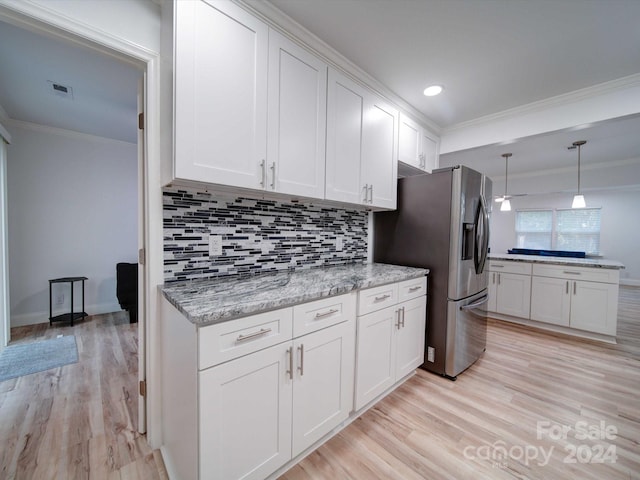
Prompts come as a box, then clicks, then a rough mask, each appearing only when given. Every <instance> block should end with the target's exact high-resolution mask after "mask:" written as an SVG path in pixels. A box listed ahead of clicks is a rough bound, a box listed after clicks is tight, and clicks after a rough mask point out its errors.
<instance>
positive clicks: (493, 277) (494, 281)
mask: <svg viewBox="0 0 640 480" xmlns="http://www.w3.org/2000/svg"><path fill="white" fill-rule="evenodd" d="M491 283H493V284H494V285H495V284H496V272H493V276H492V278H491Z"/></svg>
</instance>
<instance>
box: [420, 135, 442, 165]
mask: <svg viewBox="0 0 640 480" xmlns="http://www.w3.org/2000/svg"><path fill="white" fill-rule="evenodd" d="M422 168H423V170H424V171H426V172H429V173H431V172H432V171H433V170H435V169H436V168H438V140H437V139H436V138H435V137H433V136H431V135H430V134H428V133H426V132H424V131H423V132H422Z"/></svg>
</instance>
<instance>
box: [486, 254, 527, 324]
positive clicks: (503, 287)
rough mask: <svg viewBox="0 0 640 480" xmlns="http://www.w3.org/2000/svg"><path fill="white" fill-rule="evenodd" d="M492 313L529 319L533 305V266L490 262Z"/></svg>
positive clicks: (488, 304) (490, 305) (490, 309)
mask: <svg viewBox="0 0 640 480" xmlns="http://www.w3.org/2000/svg"><path fill="white" fill-rule="evenodd" d="M488 271H489V301H488V302H487V310H488V311H490V312H497V313H502V314H504V315H512V316H514V317H522V318H529V309H530V304H531V264H529V263H522V262H496V261H491V262H489V270H488Z"/></svg>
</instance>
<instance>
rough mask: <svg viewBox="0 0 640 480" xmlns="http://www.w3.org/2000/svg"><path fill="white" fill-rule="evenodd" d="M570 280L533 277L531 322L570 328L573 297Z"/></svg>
mask: <svg viewBox="0 0 640 480" xmlns="http://www.w3.org/2000/svg"><path fill="white" fill-rule="evenodd" d="M570 283H571V282H570V281H569V280H563V279H561V278H547V277H532V280H531V320H537V321H539V322H546V323H553V324H555V325H562V326H565V327H568V326H569V314H570V312H571V296H570V295H569V284H570Z"/></svg>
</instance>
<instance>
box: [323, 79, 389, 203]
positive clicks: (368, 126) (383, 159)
mask: <svg viewBox="0 0 640 480" xmlns="http://www.w3.org/2000/svg"><path fill="white" fill-rule="evenodd" d="M397 127H398V111H397V110H396V109H395V108H393V107H392V106H391V105H389V104H388V103H386V102H385V101H384V100H383V99H382V98H380V97H379V96H377V95H375V94H374V93H373V92H371V91H370V90H368V89H366V88H365V87H363V86H361V85H359V84H358V83H356V82H354V81H353V80H351V79H349V78H347V77H346V76H344V75H342V74H340V73H339V72H337V71H335V70H333V69H331V68H330V69H329V81H328V95H327V158H326V172H327V178H326V190H325V197H326V199H327V200H335V201H339V202H348V203H355V204H360V205H364V206H368V207H375V208H385V209H394V208H396V184H397V182H396V180H397V176H398V165H397V161H396V150H397V137H398V136H397Z"/></svg>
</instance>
